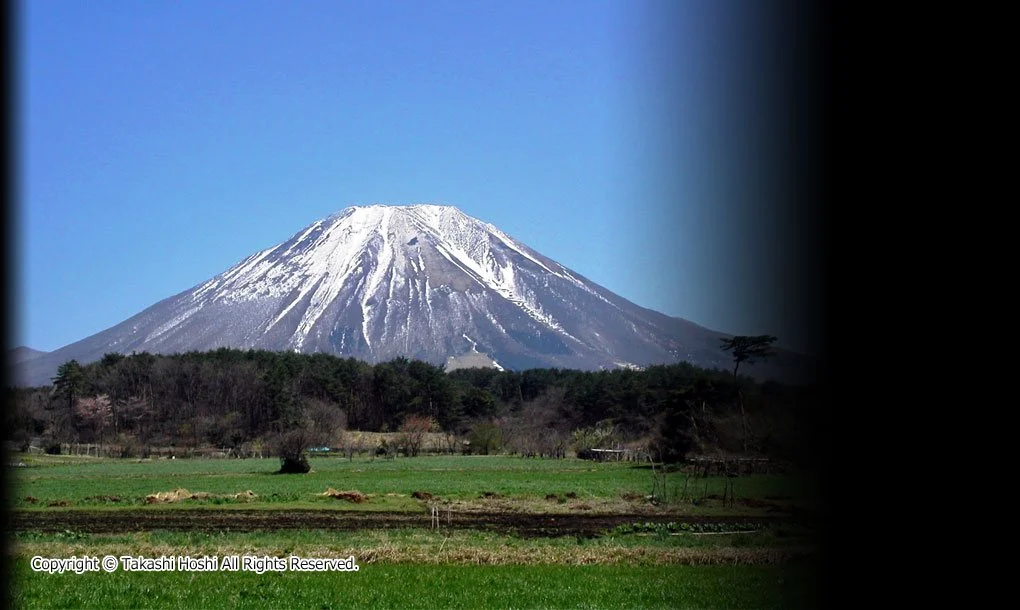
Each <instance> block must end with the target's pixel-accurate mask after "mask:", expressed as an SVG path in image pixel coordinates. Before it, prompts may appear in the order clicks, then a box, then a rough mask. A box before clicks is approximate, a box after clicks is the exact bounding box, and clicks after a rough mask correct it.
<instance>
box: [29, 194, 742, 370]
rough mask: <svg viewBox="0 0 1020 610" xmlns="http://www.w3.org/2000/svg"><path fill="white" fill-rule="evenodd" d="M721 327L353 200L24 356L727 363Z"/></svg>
mask: <svg viewBox="0 0 1020 610" xmlns="http://www.w3.org/2000/svg"><path fill="white" fill-rule="evenodd" d="M720 336H722V335H721V334H720V333H716V332H714V331H710V330H708V329H705V328H702V327H700V326H697V325H695V324H692V323H690V322H687V321H685V320H681V319H679V318H672V317H668V316H665V315H662V314H659V313H657V312H654V311H651V310H648V309H644V308H641V307H638V306H637V305H634V304H633V303H631V302H629V301H627V300H626V299H623V298H621V297H619V296H617V295H615V294H613V293H612V292H610V291H608V290H606V289H605V288H603V287H601V286H598V285H597V284H594V283H593V282H590V281H588V280H587V279H585V278H584V277H582V276H581V275H579V274H577V273H575V272H573V271H571V270H569V269H567V268H566V267H564V266H563V265H560V264H559V263H557V262H555V261H552V260H550V259H548V258H546V257H544V256H542V255H541V254H539V253H538V252H536V251H534V250H532V249H531V248H529V247H527V246H526V245H524V244H523V243H520V242H518V241H517V240H515V239H513V238H512V237H510V236H508V235H506V234H505V233H503V232H502V231H500V230H499V229H497V228H496V227H494V226H492V225H490V224H488V223H485V222H482V221H480V220H478V219H475V218H472V217H470V216H468V215H466V214H464V213H463V212H461V211H460V210H458V209H457V208H454V207H449V206H436V205H410V206H384V205H372V206H356V207H350V208H347V209H345V210H343V211H341V212H339V213H337V214H334V215H333V216H330V217H329V218H325V219H323V220H319V221H317V222H315V223H313V224H311V225H310V226H308V227H306V228H304V229H302V230H301V231H299V232H297V233H296V234H294V235H293V236H292V237H291V238H290V239H288V240H287V241H285V242H283V243H281V244H278V245H276V246H274V247H272V248H268V249H266V250H263V251H261V252H257V253H255V254H253V255H251V256H249V257H248V258H246V259H244V260H243V261H241V262H240V263H238V264H237V265H235V266H234V267H232V268H230V269H228V270H227V271H225V272H224V273H221V274H220V275H217V276H216V277H214V278H211V279H209V280H207V281H205V282H203V283H201V284H199V285H198V286H196V287H194V288H192V289H190V290H187V291H185V292H182V293H180V294H178V295H175V296H172V297H170V298H168V299H165V300H163V301H161V302H159V303H156V304H155V305H153V306H152V307H150V308H148V309H146V310H145V311H143V312H141V313H139V314H138V315H136V316H134V317H132V318H130V319H128V320H126V321H124V322H122V323H120V324H118V325H116V326H114V327H112V328H110V329H107V330H105V331H103V332H100V333H98V334H96V335H93V336H91V337H88V338H86V339H83V340H82V341H79V342H77V343H73V344H71V345H68V346H66V347H64V348H61V349H59V350H55V351H54V352H50V353H49V354H46V355H44V356H41V357H39V358H36V359H33V360H31V361H29V362H27V363H25V364H24V366H22V367H21V370H19V371H18V373H17V375H16V378H17V379H18V381H19V382H21V383H24V384H28V385H39V384H45V383H48V381H49V377H50V376H52V374H53V373H54V372H55V370H56V367H57V366H58V365H59V364H60V363H62V362H66V361H67V360H69V359H71V358H75V359H77V360H79V362H83V363H84V362H90V361H92V360H96V359H98V358H100V357H102V355H103V354H104V353H107V352H120V353H131V352H141V351H148V352H152V353H174V352H185V351H192V350H208V349H214V348H217V347H235V348H241V349H248V348H254V349H268V350H294V351H300V352H308V353H311V352H327V353H332V354H336V355H340V356H344V357H347V356H353V357H356V358H361V359H364V360H367V361H369V362H379V361H383V360H388V359H391V358H394V357H397V356H407V357H410V358H418V359H422V360H427V361H430V362H433V363H435V364H440V365H441V364H443V363H444V362H446V361H447V360H448V358H450V357H458V356H462V355H465V354H470V353H479V354H484V355H486V356H488V357H489V358H490V359H492V360H494V361H496V362H498V363H499V364H500V365H501V366H503V367H507V368H512V369H522V368H530V367H560V368H580V369H598V368H608V369H612V368H618V367H621V366H628V367H629V366H646V365H649V364H655V363H669V362H676V361H679V360H689V361H692V362H694V363H695V364H698V365H701V366H720V367H726V366H728V363H729V359H728V356H727V355H726V354H724V353H723V352H721V351H720V349H719V340H718V339H719V337H720Z"/></svg>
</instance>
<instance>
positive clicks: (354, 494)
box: [319, 487, 368, 504]
mask: <svg viewBox="0 0 1020 610" xmlns="http://www.w3.org/2000/svg"><path fill="white" fill-rule="evenodd" d="M319 495H322V496H329V497H331V498H336V499H337V500H347V501H348V502H354V503H355V504H361V503H362V502H364V501H365V500H367V499H368V496H366V495H365V494H363V493H361V492H360V491H358V490H356V489H354V490H351V491H337V490H335V489H333V488H332V487H327V488H326V491H324V492H323V493H321V494H319Z"/></svg>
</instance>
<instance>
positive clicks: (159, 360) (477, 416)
mask: <svg viewBox="0 0 1020 610" xmlns="http://www.w3.org/2000/svg"><path fill="white" fill-rule="evenodd" d="M8 392H9V393H10V394H11V396H10V400H9V405H10V407H9V408H8V409H7V410H6V411H5V419H6V420H7V421H6V422H5V429H6V431H7V436H8V439H9V440H12V441H15V442H16V443H22V444H26V443H28V442H29V440H30V439H42V442H43V443H60V442H64V443H68V442H96V443H104V442H105V443H119V444H127V445H132V444H134V445H143V446H169V447H199V446H209V445H211V446H216V447H233V448H236V447H239V446H241V445H242V444H243V443H251V442H262V441H264V440H267V439H271V438H273V437H274V436H279V435H281V434H284V433H286V432H288V431H290V430H294V429H296V428H305V429H309V430H315V431H317V432H318V435H319V437H320V438H321V439H322V440H323V442H327V443H330V442H336V439H337V438H338V435H340V434H342V431H343V430H362V431H373V432H379V431H381V432H387V431H398V430H402V429H405V428H406V427H407V425H408V422H409V421H412V420H413V421H414V422H415V425H416V426H417V427H418V428H420V427H421V422H423V421H424V422H428V427H430V429H431V430H432V431H439V430H442V431H446V432H449V433H450V434H452V435H456V436H458V437H462V438H464V439H466V440H469V441H470V442H471V444H472V446H473V447H475V448H477V450H479V451H483V452H489V451H496V450H509V451H512V452H517V453H521V454H525V455H563V454H564V453H565V452H566V450H568V449H571V450H575V451H576V450H581V449H583V448H584V447H583V446H585V445H594V444H601V445H605V444H607V443H615V444H617V445H619V444H621V443H625V442H627V441H633V442H637V441H644V442H646V443H647V444H649V445H650V446H651V448H653V449H655V450H657V451H659V452H660V453H661V454H663V456H664V457H666V458H670V459H677V458H679V457H682V456H683V454H685V453H687V452H690V451H706V450H711V449H722V450H727V451H738V452H743V453H758V454H770V455H776V456H777V457H795V455H794V453H795V450H796V448H797V444H798V441H797V439H796V438H795V437H796V434H795V432H796V430H795V429H796V427H797V426H803V423H804V421H805V418H807V419H810V418H811V416H812V409H811V405H812V404H813V398H814V397H813V396H812V391H811V389H810V388H802V387H791V386H785V385H781V384H778V383H773V382H767V383H764V384H759V383H755V382H754V381H752V380H751V379H750V378H746V377H738V376H735V375H733V374H732V373H729V372H725V371H721V370H706V369H701V368H699V367H695V366H692V365H689V364H673V365H663V366H652V367H648V368H647V369H645V370H641V371H635V370H613V371H595V372H590V371H575V370H562V369H531V370H525V371H499V370H496V369H459V370H455V371H452V372H450V373H446V372H445V371H443V369H441V368H440V367H437V366H434V365H431V364H429V363H426V362H421V361H417V360H408V359H406V358H397V359H394V360H391V361H388V362H383V363H379V364H375V365H371V364H367V363H365V362H363V361H359V360H355V359H353V358H346V359H344V358H338V357H335V356H331V355H327V354H297V353H290V352H268V351H255V350H249V351H241V350H234V349H225V348H224V349H218V350H215V351H210V352H191V353H186V354H177V355H169V356H164V355H153V354H148V353H142V354H134V355H131V356H123V355H120V354H107V355H106V356H104V357H103V358H102V359H101V360H99V361H97V362H94V363H91V364H88V365H83V366H82V365H78V363H76V362H74V361H71V362H68V363H65V364H64V365H62V366H61V367H60V370H59V373H58V375H57V377H56V378H54V383H53V385H52V386H46V387H40V388H10V389H9V390H8Z"/></svg>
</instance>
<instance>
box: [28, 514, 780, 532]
mask: <svg viewBox="0 0 1020 610" xmlns="http://www.w3.org/2000/svg"><path fill="white" fill-rule="evenodd" d="M789 520H790V519H789V517H780V516H774V515H773V516H759V517H706V516H698V517H692V516H689V515H654V516H652V515H647V514H617V515H571V514H567V515H538V514H524V513H459V514H458V513H453V514H450V515H447V514H446V513H441V514H440V518H439V524H440V526H441V527H452V528H457V529H483V530H492V531H498V532H505V533H509V532H512V533H517V534H519V535H521V536H532V537H534V536H566V535H582V536H594V535H597V534H600V533H603V532H605V531H606V530H609V529H612V528H613V527H616V526H618V525H624V524H628V523H668V522H670V521H673V522H676V523H684V522H686V523H748V522H751V523H778V522H785V521H789ZM11 521H12V523H11V525H12V526H13V529H14V530H15V531H41V532H63V531H74V532H90V533H121V532H137V531H151V530H172V531H236V532H250V531H259V530H288V529H325V530H357V529H385V528H406V527H423V528H427V527H430V524H431V521H432V519H431V517H430V515H429V514H428V513H385V512H371V513H369V512H360V513H359V512H348V511H330V510H315V511H310V510H305V511H265V510H261V511H260V510H230V511H214V510H188V509H175V510H159V511H157V510H118V511H82V510H70V511H46V512H34V511H16V512H14V513H13V514H12V515H11Z"/></svg>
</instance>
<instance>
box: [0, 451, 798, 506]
mask: <svg viewBox="0 0 1020 610" xmlns="http://www.w3.org/2000/svg"><path fill="white" fill-rule="evenodd" d="M23 461H24V462H25V463H26V464H27V465H28V467H25V468H14V469H12V471H13V472H12V474H13V479H14V488H13V491H14V497H15V508H25V509H28V508H45V507H47V505H49V504H50V503H54V502H60V501H64V502H65V503H67V504H69V505H70V506H71V507H76V506H88V507H92V508H94V507H96V506H104V505H108V506H111V507H115V506H125V505H134V506H138V505H141V504H143V502H144V498H145V496H147V495H148V494H152V493H156V492H162V491H171V490H173V489H176V488H185V489H187V490H189V491H191V492H208V493H212V494H236V493H238V492H243V491H246V490H251V491H252V492H254V493H255V494H257V495H258V498H257V500H255V502H254V505H262V506H267V505H280V504H281V503H282V504H286V505H309V506H319V507H326V506H340V505H346V507H350V506H351V505H349V504H346V503H338V502H337V501H336V500H332V499H329V498H324V497H322V496H317V495H316V494H321V493H322V492H323V491H325V490H326V488H327V487H333V488H335V489H338V490H353V489H356V490H359V491H361V492H362V493H366V494H373V495H374V496H375V497H373V498H372V500H371V501H370V502H368V503H365V504H362V505H357V507H358V508H359V509H361V510H371V509H372V508H373V507H375V508H376V509H379V508H385V509H388V510H418V509H419V508H420V505H419V504H418V503H417V502H415V501H411V500H410V499H409V498H408V496H410V494H411V493H413V492H415V491H427V492H429V493H431V494H433V495H436V496H439V497H441V498H443V499H448V500H474V499H477V498H479V496H481V495H483V494H485V493H487V492H488V493H492V494H496V495H498V496H503V497H508V498H521V499H544V498H545V497H546V496H548V495H558V496H561V497H563V496H566V495H567V494H574V495H575V496H576V498H577V499H579V500H582V501H583V500H586V499H607V500H608V499H619V498H620V497H621V496H622V495H625V494H630V495H631V496H632V497H637V496H644V495H647V494H649V493H650V492H651V490H652V474H651V471H650V470H649V469H648V468H647V466H643V465H636V464H633V463H626V462H624V463H612V462H609V463H597V462H591V461H586V460H578V459H563V460H552V459H549V460H545V459H521V458H514V457H504V456H450V457H418V458H396V459H375V460H369V459H365V458H361V459H355V460H354V461H353V462H350V461H348V460H345V459H338V458H313V459H312V460H311V463H312V469H313V470H312V472H311V473H308V474H305V475H277V474H275V471H276V469H277V468H278V466H279V462H278V461H277V460H275V459H262V460H260V459H246V460H226V459H225V460H205V459H193V460H187V459H181V460H152V461H137V460H114V459H99V458H91V459H73V460H72V459H67V458H63V459H62V458H59V457H55V458H49V456H39V457H32V458H25V459H24V460H23ZM684 480H685V475H683V474H681V473H672V474H670V475H668V488H669V489H670V491H671V492H672V491H676V490H678V489H682V488H683V486H684ZM733 483H734V486H733V491H734V493H735V495H736V497H737V498H758V499H765V498H771V499H774V500H777V501H780V502H790V501H794V502H805V501H810V491H805V489H806V487H805V485H804V484H803V481H802V480H801V479H800V478H798V477H796V476H792V475H771V476H770V475H755V476H747V477H740V478H738V479H734V480H733ZM723 490H724V479H722V478H720V477H710V478H708V479H699V478H696V477H691V478H690V480H688V481H687V492H688V495H690V496H695V497H700V496H704V495H713V494H714V495H721V494H722V493H723ZM386 494H391V495H390V496H389V497H387V496H386ZM28 496H31V497H33V498H35V499H36V502H34V503H33V502H30V501H28V500H26V499H25V498H26V497H28ZM109 496H116V497H118V498H120V502H112V501H111V500H110V499H109ZM204 502H205V503H207V504H217V505H230V504H235V503H237V502H235V501H234V500H209V501H204ZM196 503H198V501H188V502H185V503H184V504H189V505H192V506H194V505H195V504H196ZM252 504H253V503H251V502H249V503H247V504H246V505H249V506H250V505H252Z"/></svg>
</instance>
